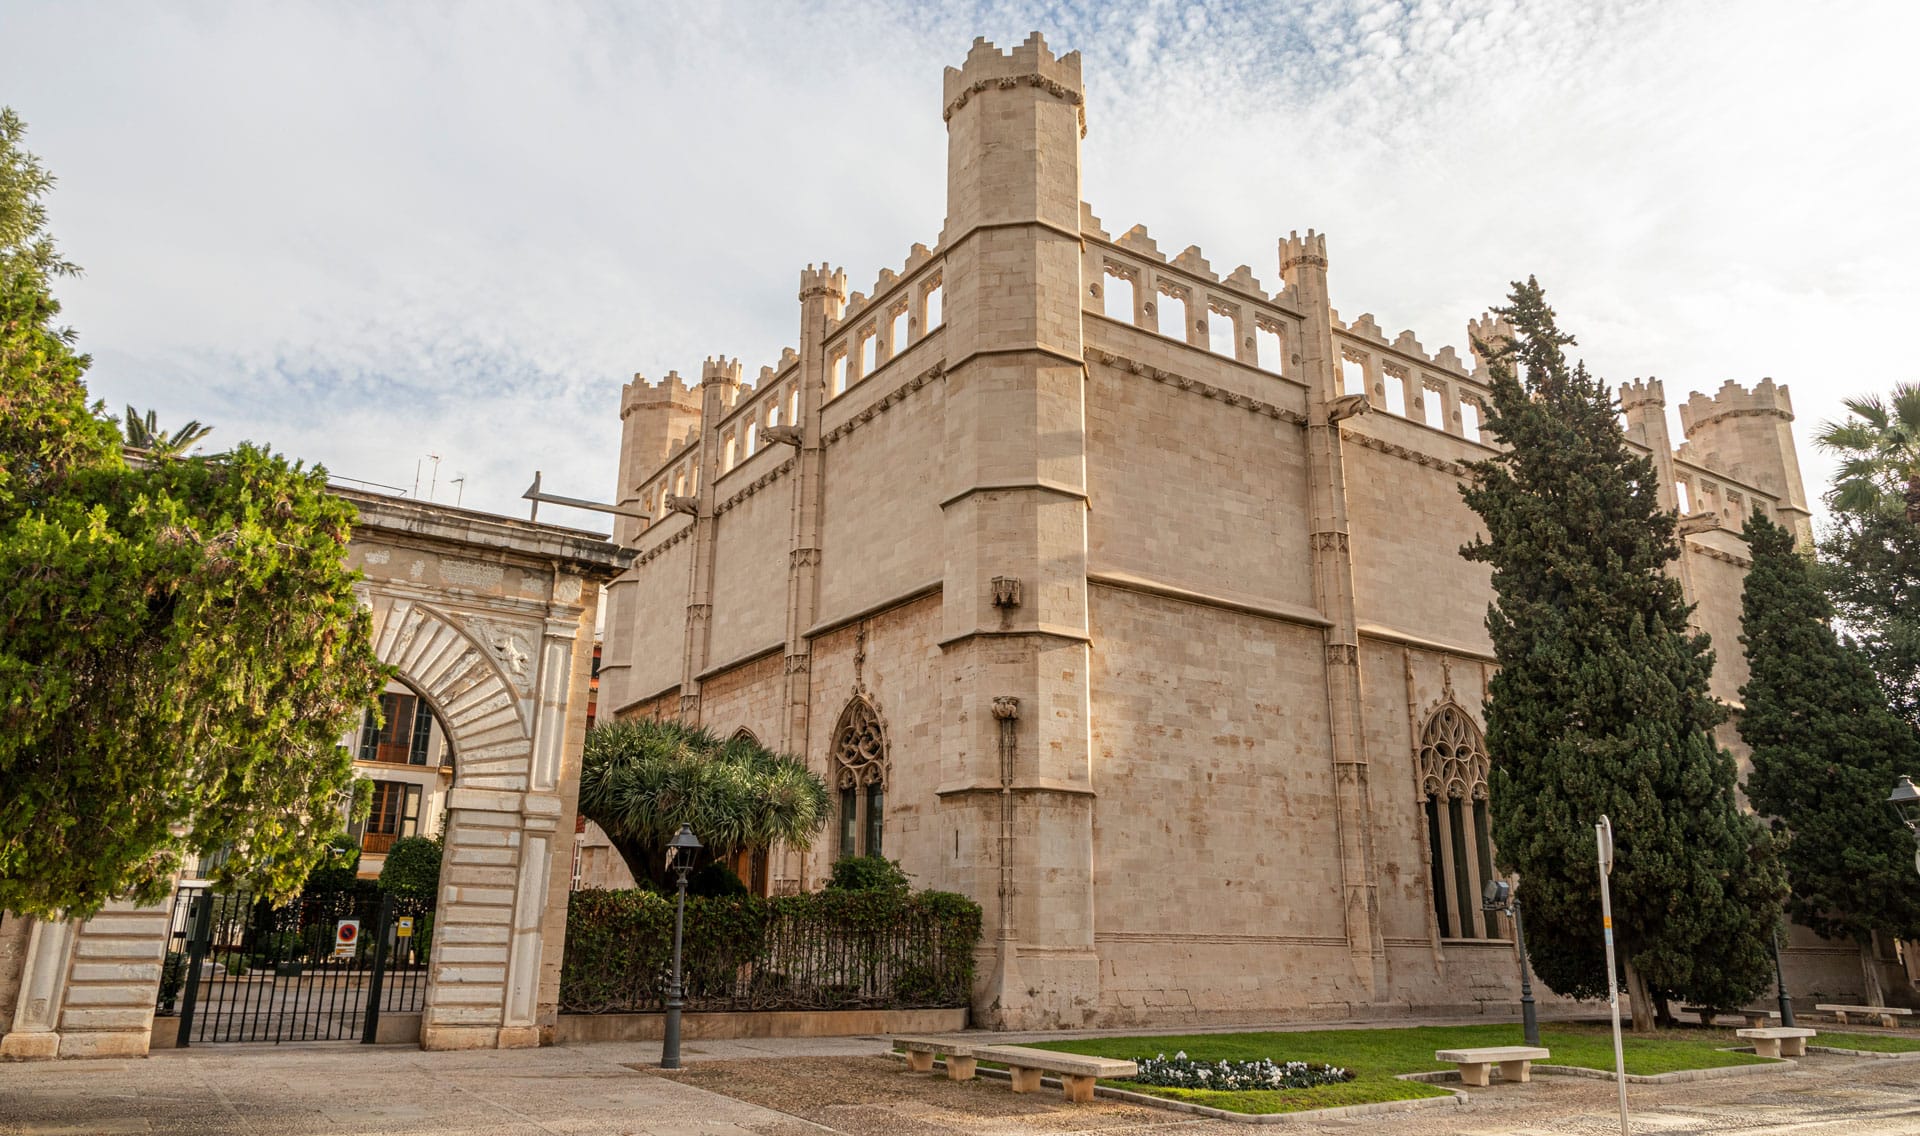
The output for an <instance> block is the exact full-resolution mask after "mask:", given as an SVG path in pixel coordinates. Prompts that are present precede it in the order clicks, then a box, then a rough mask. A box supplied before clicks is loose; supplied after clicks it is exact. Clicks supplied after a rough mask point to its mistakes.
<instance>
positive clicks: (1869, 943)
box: [1860, 934, 1887, 1006]
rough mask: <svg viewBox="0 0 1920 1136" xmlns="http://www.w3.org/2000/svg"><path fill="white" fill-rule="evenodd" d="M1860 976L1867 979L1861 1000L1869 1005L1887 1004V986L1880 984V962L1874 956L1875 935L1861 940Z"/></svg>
mask: <svg viewBox="0 0 1920 1136" xmlns="http://www.w3.org/2000/svg"><path fill="white" fill-rule="evenodd" d="M1860 977H1861V978H1863V979H1865V980H1866V986H1865V987H1864V989H1865V994H1864V995H1863V996H1862V997H1861V1001H1862V1002H1865V1003H1866V1004H1867V1005H1869V1006H1884V1005H1886V1004H1887V991H1886V988H1885V987H1883V986H1881V985H1880V962H1879V960H1878V959H1876V958H1874V957H1873V936H1872V935H1871V934H1869V935H1868V936H1867V937H1866V938H1865V939H1862V940H1860Z"/></svg>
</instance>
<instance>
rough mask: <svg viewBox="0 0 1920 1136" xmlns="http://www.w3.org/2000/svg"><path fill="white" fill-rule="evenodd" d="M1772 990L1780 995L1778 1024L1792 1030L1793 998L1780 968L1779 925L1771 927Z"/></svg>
mask: <svg viewBox="0 0 1920 1136" xmlns="http://www.w3.org/2000/svg"><path fill="white" fill-rule="evenodd" d="M1773 988H1774V990H1775V991H1776V992H1777V993H1778V994H1779V995H1780V1024H1781V1025H1782V1026H1785V1027H1786V1028H1787V1029H1792V1028H1793V996H1792V995H1791V994H1788V993H1787V977H1786V971H1785V970H1783V969H1782V968H1781V966H1780V925H1779V924H1778V923H1775V924H1774V925H1773Z"/></svg>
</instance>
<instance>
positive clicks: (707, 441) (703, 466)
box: [680, 355, 743, 725]
mask: <svg viewBox="0 0 1920 1136" xmlns="http://www.w3.org/2000/svg"><path fill="white" fill-rule="evenodd" d="M740 374H741V367H740V360H738V359H729V358H727V357H726V356H725V355H721V356H709V357H708V358H707V361H706V362H705V363H703V364H702V365H701V367H700V487H699V491H698V492H697V493H696V494H695V496H696V497H697V498H698V501H699V504H698V506H697V507H696V509H695V511H694V515H693V556H692V562H691V564H690V566H689V568H688V579H687V631H686V639H685V647H684V655H683V665H682V670H681V677H680V719H681V721H684V722H687V723H689V724H695V725H697V724H698V723H699V721H700V673H701V672H702V671H704V670H706V669H707V657H708V654H709V653H710V652H709V647H710V644H711V643H712V639H713V538H714V529H713V503H714V493H715V489H714V482H716V481H719V480H720V461H721V453H720V420H721V419H722V418H725V417H726V415H727V411H729V410H732V409H733V405H734V403H735V402H737V401H739V398H740V388H741V386H742V385H743V384H742V383H741V381H740Z"/></svg>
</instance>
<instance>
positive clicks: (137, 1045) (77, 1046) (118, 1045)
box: [60, 1030, 148, 1057]
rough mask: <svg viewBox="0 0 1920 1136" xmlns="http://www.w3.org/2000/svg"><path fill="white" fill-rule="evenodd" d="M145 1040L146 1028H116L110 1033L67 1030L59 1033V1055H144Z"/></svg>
mask: <svg viewBox="0 0 1920 1136" xmlns="http://www.w3.org/2000/svg"><path fill="white" fill-rule="evenodd" d="M147 1040H148V1031H147V1030H116V1031H113V1032H111V1033H107V1032H102V1033H93V1032H91V1031H89V1032H86V1033H76V1032H74V1031H73V1030H68V1031H67V1032H65V1033H63V1034H61V1035H60V1056H62V1057H145V1056H146V1055H147Z"/></svg>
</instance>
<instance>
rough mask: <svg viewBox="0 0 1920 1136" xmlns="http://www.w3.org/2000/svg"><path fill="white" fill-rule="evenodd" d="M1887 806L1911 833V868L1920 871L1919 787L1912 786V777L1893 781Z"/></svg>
mask: <svg viewBox="0 0 1920 1136" xmlns="http://www.w3.org/2000/svg"><path fill="white" fill-rule="evenodd" d="M1887 807H1888V808H1889V809H1892V810H1893V815H1894V816H1895V817H1897V818H1899V820H1900V823H1901V824H1904V825H1906V826H1907V831H1909V832H1911V833H1913V838H1914V841H1915V843H1916V845H1917V846H1916V848H1915V849H1914V853H1913V869H1914V871H1916V872H1920V789H1916V788H1914V787H1913V778H1911V777H1902V778H1901V779H1900V780H1898V781H1895V782H1894V783H1893V792H1891V793H1889V794H1887Z"/></svg>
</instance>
